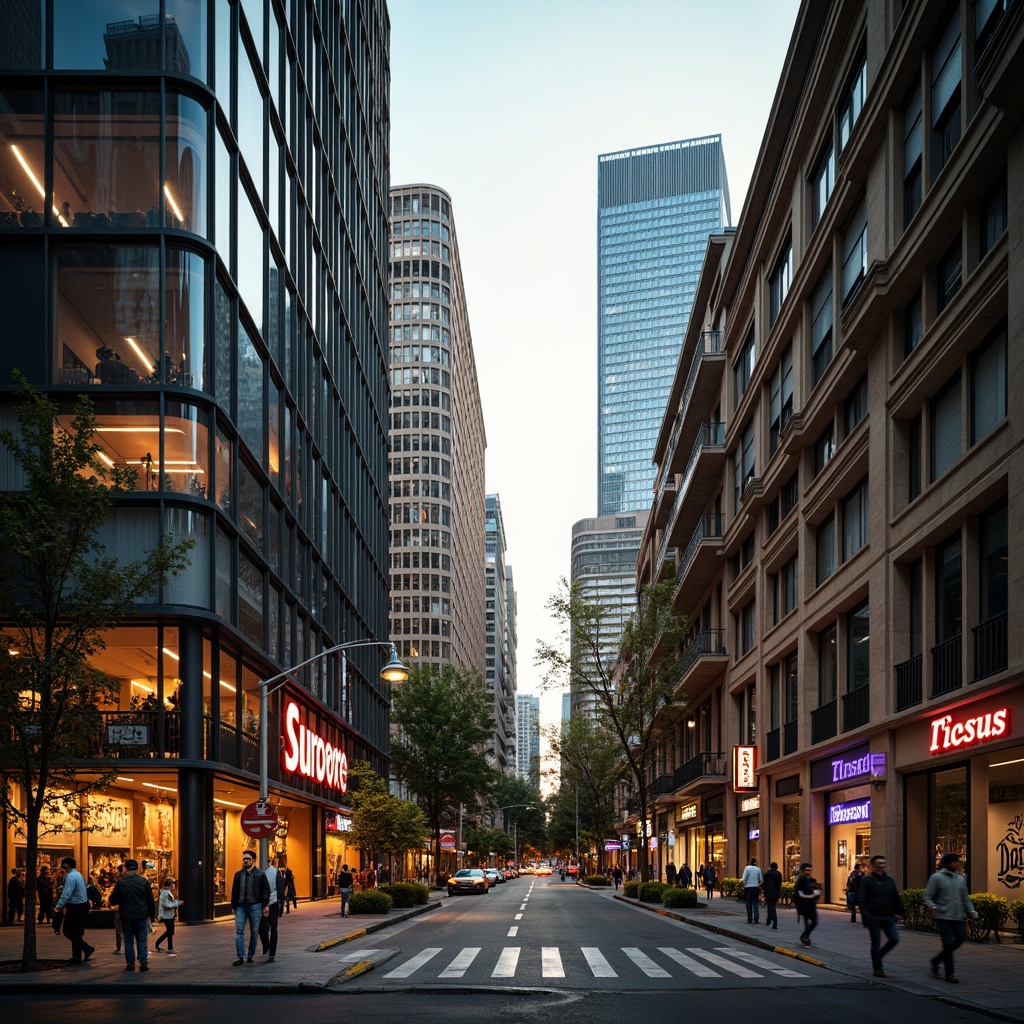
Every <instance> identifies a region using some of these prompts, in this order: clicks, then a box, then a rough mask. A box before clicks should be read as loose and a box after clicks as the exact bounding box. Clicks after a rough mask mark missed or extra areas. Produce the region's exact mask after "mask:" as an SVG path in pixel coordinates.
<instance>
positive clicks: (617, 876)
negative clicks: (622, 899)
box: [612, 864, 622, 889]
mask: <svg viewBox="0 0 1024 1024" xmlns="http://www.w3.org/2000/svg"><path fill="white" fill-rule="evenodd" d="M612 881H614V882H615V888H616V889H618V887H619V886H620V885H622V865H621V864H616V865H615V867H614V868H612Z"/></svg>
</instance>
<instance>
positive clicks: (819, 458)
mask: <svg viewBox="0 0 1024 1024" xmlns="http://www.w3.org/2000/svg"><path fill="white" fill-rule="evenodd" d="M835 453H836V433H835V426H834V425H833V424H831V423H830V424H829V425H828V426H827V427H826V428H825V431H824V433H822V435H821V437H819V438H818V440H817V441H815V442H814V475H815V476H817V475H818V474H819V473H820V472H821V471H822V470H823V469H824V468H825V464H826V463H827V462H828V461H829V459H831V458H832V456H833V455H835Z"/></svg>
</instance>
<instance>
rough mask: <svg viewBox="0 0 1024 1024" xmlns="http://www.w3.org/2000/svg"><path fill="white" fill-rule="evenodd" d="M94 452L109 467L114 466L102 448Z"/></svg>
mask: <svg viewBox="0 0 1024 1024" xmlns="http://www.w3.org/2000/svg"><path fill="white" fill-rule="evenodd" d="M96 454H97V455H98V456H99V457H100V461H101V462H105V463H106V464H107V465H108V466H109V467H110V468H111V469H113V468H114V460H113V459H112V458H111V457H110V456H109V455H108V454H107V453H106V452H105V451H103V449H102V448H101V449H100V450H99V451H98V452H97V453H96Z"/></svg>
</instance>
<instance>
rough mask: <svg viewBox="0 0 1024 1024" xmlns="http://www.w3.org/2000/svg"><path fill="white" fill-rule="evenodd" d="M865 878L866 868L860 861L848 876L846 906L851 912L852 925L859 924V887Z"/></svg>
mask: <svg viewBox="0 0 1024 1024" xmlns="http://www.w3.org/2000/svg"><path fill="white" fill-rule="evenodd" d="M863 877H864V868H862V867H861V863H860V861H857V863H856V864H854V865H853V870H852V871H851V872H850V873H849V874H848V875H847V876H846V906H847V907H848V908H849V910H850V923H851V924H856V923H857V886H858V885H859V884H860V880H861V879H862V878H863Z"/></svg>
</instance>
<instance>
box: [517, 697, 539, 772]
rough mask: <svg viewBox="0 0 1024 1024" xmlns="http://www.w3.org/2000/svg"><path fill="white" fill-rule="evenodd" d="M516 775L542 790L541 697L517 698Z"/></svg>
mask: <svg viewBox="0 0 1024 1024" xmlns="http://www.w3.org/2000/svg"><path fill="white" fill-rule="evenodd" d="M516 736H517V743H516V774H517V775H518V776H519V777H520V778H522V779H526V781H527V782H529V783H530V785H531V786H535V787H536V788H537V789H540V697H534V696H533V695H532V694H530V693H520V694H519V695H518V696H517V697H516Z"/></svg>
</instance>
